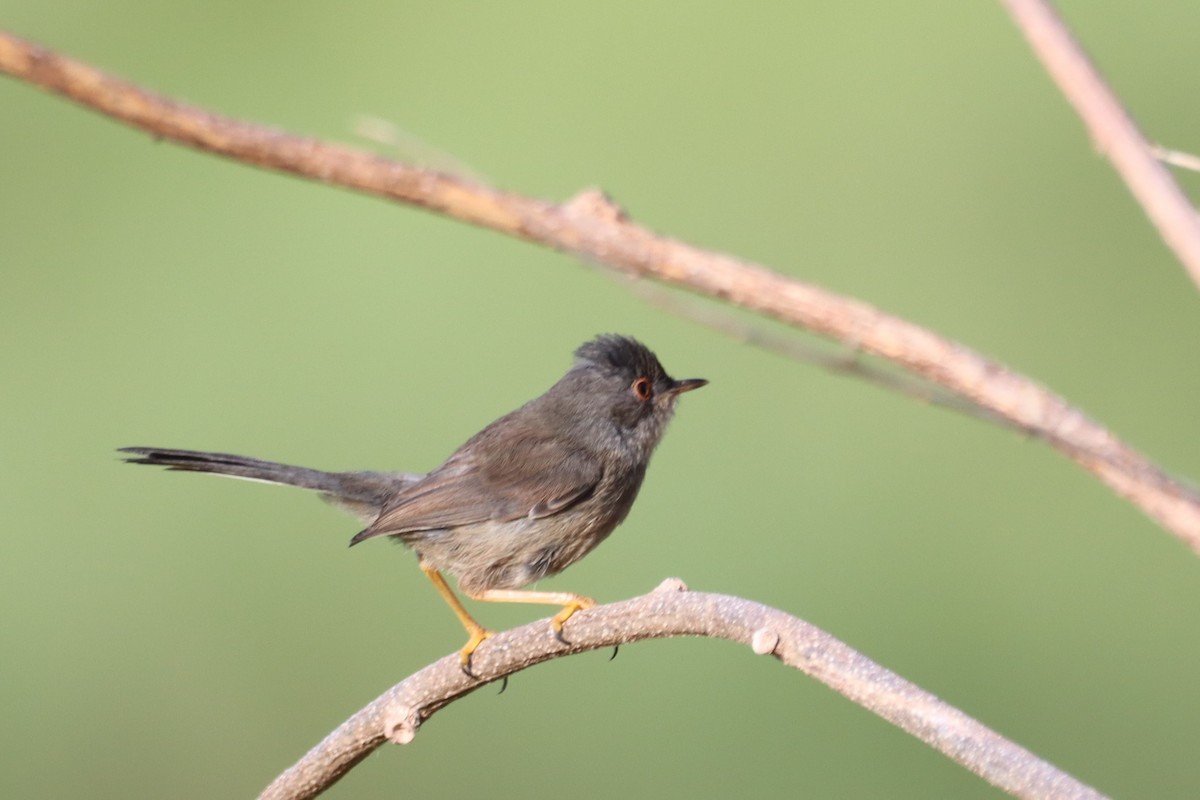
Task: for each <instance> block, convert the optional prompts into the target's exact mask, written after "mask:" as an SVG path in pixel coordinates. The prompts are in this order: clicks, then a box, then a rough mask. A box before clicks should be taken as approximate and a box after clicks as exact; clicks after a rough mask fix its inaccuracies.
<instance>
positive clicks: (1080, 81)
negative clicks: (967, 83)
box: [1001, 0, 1200, 286]
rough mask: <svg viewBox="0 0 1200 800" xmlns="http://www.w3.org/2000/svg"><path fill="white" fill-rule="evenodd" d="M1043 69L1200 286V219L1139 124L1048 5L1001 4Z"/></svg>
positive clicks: (1028, 1) (1027, 0)
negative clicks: (1073, 108) (1157, 155)
mask: <svg viewBox="0 0 1200 800" xmlns="http://www.w3.org/2000/svg"><path fill="white" fill-rule="evenodd" d="M1001 1H1002V2H1003V3H1004V6H1005V7H1006V8H1007V9H1008V13H1009V14H1011V15H1012V18H1013V20H1014V21H1015V22H1016V23H1017V26H1018V27H1019V28H1020V29H1021V32H1022V33H1024V34H1025V38H1026V39H1028V40H1029V46H1030V47H1032V48H1033V51H1034V53H1035V54H1037V57H1038V58H1039V59H1040V60H1041V62H1042V66H1044V67H1045V68H1046V71H1047V72H1049V73H1050V77H1051V78H1053V79H1054V82H1055V83H1057V84H1058V88H1059V89H1061V90H1062V93H1063V94H1064V95H1066V97H1067V100H1068V101H1070V103H1071V105H1072V106H1074V107H1075V112H1076V113H1077V114H1079V117H1080V118H1081V119H1082V120H1083V124H1084V125H1085V126H1087V129H1088V134H1089V135H1090V136H1091V137H1092V142H1093V144H1094V145H1095V147H1096V149H1097V150H1099V151H1100V152H1101V153H1103V154H1104V155H1106V156H1108V159H1109V160H1110V161H1111V162H1112V165H1113V168H1114V169H1116V171H1117V172H1118V173H1119V174H1120V176H1121V179H1122V180H1124V181H1125V185H1126V186H1128V187H1129V191H1131V192H1132V193H1133V196H1134V197H1135V198H1136V199H1137V201H1138V203H1140V204H1141V206H1142V208H1143V209H1144V210H1145V212H1146V215H1147V216H1148V217H1150V221H1151V222H1152V223H1153V224H1154V227H1156V228H1157V229H1158V233H1159V235H1160V236H1162V238H1163V240H1164V241H1165V242H1166V243H1167V246H1168V247H1170V248H1171V249H1172V250H1173V251H1175V256H1176V257H1177V258H1178V259H1179V260H1180V261H1181V262H1182V263H1183V266H1184V267H1185V268H1186V269H1187V271H1188V273H1189V274H1190V275H1191V276H1192V280H1193V281H1194V282H1195V283H1196V284H1197V285H1198V286H1200V217H1198V216H1197V215H1196V210H1195V209H1194V208H1193V207H1192V204H1191V202H1190V201H1189V200H1188V198H1187V195H1185V194H1184V193H1183V190H1182V189H1180V188H1179V185H1178V184H1176V183H1175V179H1174V178H1172V177H1171V173H1170V172H1169V171H1168V170H1166V169H1164V168H1163V166H1162V165H1161V164H1160V163H1159V162H1158V159H1157V158H1156V157H1155V155H1154V150H1153V148H1152V147H1151V145H1150V143H1149V142H1147V141H1146V138H1145V137H1144V136H1142V132H1141V131H1140V130H1138V127H1137V123H1135V122H1134V121H1133V118H1132V117H1130V116H1129V113H1128V112H1127V111H1126V110H1125V108H1124V107H1123V106H1122V105H1121V101H1120V100H1119V99H1117V96H1116V95H1115V94H1114V93H1113V91H1112V90H1111V89H1109V88H1108V84H1106V83H1105V82H1104V78H1102V77H1101V76H1100V73H1099V71H1098V70H1097V69H1096V67H1095V66H1094V65H1093V64H1092V62H1091V61H1090V60H1089V59H1088V57H1087V55H1086V54H1085V53H1084V52H1083V48H1082V47H1080V46H1079V43H1078V42H1077V41H1075V37H1073V36H1072V35H1071V32H1070V31H1069V30H1068V29H1067V26H1066V24H1065V23H1063V21H1062V19H1061V18H1060V17H1059V16H1058V14H1056V13H1055V11H1054V9H1053V7H1052V6H1051V5H1050V3H1048V2H1046V0H1001Z"/></svg>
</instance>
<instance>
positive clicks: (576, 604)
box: [467, 589, 596, 644]
mask: <svg viewBox="0 0 1200 800" xmlns="http://www.w3.org/2000/svg"><path fill="white" fill-rule="evenodd" d="M467 596H468V597H470V598H471V599H472V600H486V601H487V602H489V603H542V604H545V605H548V606H562V611H559V612H558V613H557V614H555V615H554V619H553V620H551V621H550V622H551V624H552V625H553V626H554V637H555V638H556V639H558V640H559V641H560V642H563V643H564V644H565V643H566V640H565V639H563V638H562V629H563V623H564V622H566V621H567V620H569V619H570V618H571V615H572V614H574V613H575V612H576V611H582V610H583V609H585V608H591V607H592V606H594V605H596V601H595V600H593V599H592V598H590V597H584V596H583V595H581V594H571V593H570V592H530V591H526V590H524V589H484V590H483V591H481V592H476V593H474V594H472V593H470V592H468V593H467Z"/></svg>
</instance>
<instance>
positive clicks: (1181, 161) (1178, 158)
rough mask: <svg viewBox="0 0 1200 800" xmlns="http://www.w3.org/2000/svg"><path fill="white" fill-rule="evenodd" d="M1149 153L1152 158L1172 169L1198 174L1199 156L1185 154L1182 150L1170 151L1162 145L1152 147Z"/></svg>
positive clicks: (1199, 168)
mask: <svg viewBox="0 0 1200 800" xmlns="http://www.w3.org/2000/svg"><path fill="white" fill-rule="evenodd" d="M1151 152H1153V153H1154V157H1155V158H1157V159H1158V160H1159V161H1161V162H1163V163H1164V164H1170V165H1171V166H1173V167H1179V168H1180V169H1188V170H1191V171H1192V172H1200V156H1196V155H1192V154H1191V153H1185V152H1183V151H1182V150H1171V149H1170V148H1166V147H1163V146H1162V145H1157V144H1156V145H1154V147H1153V149H1152V150H1151Z"/></svg>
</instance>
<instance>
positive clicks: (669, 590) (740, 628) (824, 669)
mask: <svg viewBox="0 0 1200 800" xmlns="http://www.w3.org/2000/svg"><path fill="white" fill-rule="evenodd" d="M567 636H568V638H569V639H570V640H571V644H570V645H567V646H564V645H562V644H560V643H559V642H558V641H557V640H556V639H555V638H554V637H553V636H552V635H551V633H550V625H549V623H548V621H547V620H541V621H539V622H534V623H531V624H529V625H525V626H523V627H520V628H515V629H513V630H511V631H506V632H504V633H499V634H496V635H495V636H494V637H492V638H491V639H488V640H487V642H486V643H485V644H484V645H483V646H482V647H480V648H479V650H478V651H476V653H475V656H474V659H473V662H472V665H473V667H474V668H475V670H476V671H477V672H478V674H479V675H481V676H483V680H482V681H480V680H473V679H471V678H468V677H467V676H465V675H464V674H463V673H462V670H461V669H460V668H459V665H458V656H457V654H455V655H449V656H446V657H445V658H443V659H442V660H440V661H438V662H435V663H433V664H431V665H429V666H428V667H426V668H425V669H423V670H421V671H420V672H417V673H416V674H414V675H412V676H411V677H409V678H407V679H406V680H404V681H401V682H400V683H398V684H396V686H394V687H392V688H391V689H389V690H388V691H387V692H385V693H384V694H382V695H380V697H379V698H378V699H376V700H375V701H373V702H372V703H370V704H369V705H367V706H366V707H365V708H363V709H362V710H361V711H359V712H358V713H356V714H355V715H354V716H352V717H351V718H350V719H348V720H346V722H344V723H343V724H342V725H341V726H340V727H338V728H337V730H335V731H334V732H333V733H331V734H329V736H327V737H326V738H325V740H324V741H322V742H321V743H320V744H318V745H317V746H316V747H314V748H313V749H312V750H310V751H309V752H308V753H307V754H306V755H305V756H304V757H303V758H302V759H300V761H299V762H297V763H296V764H295V765H294V766H292V767H291V768H290V769H288V770H287V771H286V772H284V773H283V774H282V775H280V776H279V777H278V778H276V779H275V781H274V783H272V784H271V785H270V786H268V787H267V789H266V790H265V791H264V792H263V793H262V795H261V796H260V800H300V799H301V798H310V797H316V796H317V795H318V794H320V793H321V792H323V791H324V790H325V789H327V788H328V787H329V786H331V785H333V784H334V783H335V782H336V781H337V780H338V779H339V778H341V777H342V776H343V775H345V774H346V772H348V771H349V770H350V769H351V768H352V767H353V766H354V765H355V764H357V763H358V762H359V761H361V760H362V759H364V758H366V757H367V756H368V755H369V754H370V753H371V752H372V751H373V750H374V749H375V748H377V747H379V746H380V745H381V744H383V743H384V742H385V741H388V740H390V741H393V742H396V743H397V744H406V743H408V742H410V741H412V739H413V737H414V736H416V733H417V729H418V728H419V727H420V725H421V723H422V722H424V721H425V720H426V719H428V718H429V717H430V716H432V715H433V714H434V713H435V712H436V711H438V710H440V709H442V708H444V707H445V706H447V705H449V704H450V703H452V702H453V701H455V700H457V699H458V698H460V697H463V696H464V695H467V694H469V693H471V692H473V691H474V690H476V689H478V688H479V687H480V686H483V685H484V684H485V683H487V682H490V681H494V680H497V679H499V678H501V677H504V676H506V675H511V674H512V673H514V672H517V671H519V670H522V669H525V668H527V667H531V666H533V665H534V664H540V663H541V662H543V661H549V660H550V659H552V658H559V657H561V656H567V655H573V654H575V653H581V652H584V651H586V650H595V649H597V648H604V647H613V646H614V645H619V644H627V643H629V642H636V641H640V640H642V639H657V638H664V637H670V636H707V637H711V638H717V639H728V640H730V641H734V642H740V643H741V644H745V645H748V646H749V647H750V648H751V649H752V650H753V651H754V652H755V653H757V654H759V655H767V654H770V655H774V656H775V657H776V658H778V659H779V660H780V661H782V662H783V663H784V664H786V665H788V666H789V667H794V668H795V669H798V670H801V671H802V672H804V673H806V674H808V675H809V676H811V677H813V678H816V679H817V680H819V681H821V682H822V683H824V684H825V685H826V686H829V687H830V688H832V689H833V690H834V691H837V692H839V693H840V694H842V695H845V696H846V697H847V698H849V699H850V700H853V701H854V702H856V703H858V704H859V705H861V706H863V707H864V708H866V709H868V710H869V711H872V712H874V713H875V714H878V715H879V716H881V717H883V718H884V719H885V720H887V721H888V722H891V723H892V724H893V725H896V726H898V727H900V728H902V729H903V730H905V731H907V732H908V733H911V734H912V735H913V736H916V737H917V738H918V739H920V740H922V741H924V742H926V743H927V744H929V745H930V746H932V747H934V748H936V749H938V750H940V751H941V752H942V753H944V754H945V755H947V756H949V757H950V758H951V759H953V760H954V761H957V762H958V763H959V764H961V765H962V766H964V767H966V768H967V769H969V770H971V771H972V772H974V773H975V774H977V775H979V776H980V777H982V778H983V779H984V780H986V781H988V782H989V783H991V784H992V785H994V786H997V787H999V788H1001V789H1003V790H1005V791H1007V792H1009V793H1010V794H1012V795H1014V796H1016V797H1028V798H1063V799H1064V800H1065V799H1066V798H1072V799H1075V798H1079V799H1082V798H1100V797H1103V795H1101V794H1099V793H1098V792H1096V791H1095V790H1094V789H1092V788H1090V787H1088V786H1086V785H1084V784H1082V783H1080V782H1079V781H1077V780H1075V779H1074V778H1072V777H1071V776H1070V775H1067V774H1066V773H1064V772H1062V771H1060V770H1058V769H1057V768H1055V767H1054V766H1053V765H1051V764H1049V763H1047V762H1045V761H1042V760H1041V759H1039V758H1037V757H1036V756H1034V755H1033V754H1032V753H1030V752H1029V751H1027V750H1025V749H1024V748H1021V747H1019V746H1018V745H1016V744H1013V743H1012V742H1010V741H1008V740H1007V739H1005V738H1003V737H1002V736H1000V735H999V734H997V733H995V732H993V731H991V730H989V729H988V728H986V727H984V726H983V725H981V724H979V723H978V722H976V721H975V720H973V719H971V718H970V717H968V716H967V715H966V714H963V713H962V712H961V711H959V710H958V709H956V708H953V707H952V706H949V705H947V704H946V703H943V702H942V701H941V700H938V699H937V698H936V697H934V696H933V695H931V694H929V693H928V692H925V691H923V690H921V689H920V688H918V687H917V686H915V685H913V684H911V683H909V682H908V681H906V680H904V679H903V678H901V677H900V676H899V675H896V674H895V673H892V672H889V671H888V670H886V669H884V668H883V667H881V666H879V665H878V664H875V663H874V662H872V661H871V660H870V659H868V658H866V657H865V656H863V655H861V654H859V653H857V652H855V651H854V650H852V649H851V648H849V647H847V646H846V645H845V644H843V643H841V642H840V641H838V640H837V639H835V638H833V637H832V636H830V635H829V634H828V633H825V632H824V631H822V630H820V629H819V628H817V627H815V626H813V625H810V624H808V623H807V622H804V621H802V620H799V619H797V618H796V617H793V616H790V615H788V614H785V613H784V612H782V611H778V610H776V609H773V608H768V607H767V606H763V605H759V604H758V603H752V602H750V601H749V600H743V599H741V598H739V597H729V596H727V595H719V594H705V593H700V592H688V591H687V587H686V586H684V585H683V582H682V581H680V580H678V579H676V578H672V579H668V580H666V581H664V582H663V583H662V584H661V585H660V586H659V587H658V588H657V589H655V590H654V591H653V592H651V593H649V594H646V595H642V596H641V597H635V598H633V599H632V600H625V601H623V602H620V603H612V604H610V605H605V606H598V607H596V608H593V609H590V610H588V611H586V612H584V611H581V612H579V613H578V614H576V615H575V616H573V617H571V620H570V622H569V623H568V624H567Z"/></svg>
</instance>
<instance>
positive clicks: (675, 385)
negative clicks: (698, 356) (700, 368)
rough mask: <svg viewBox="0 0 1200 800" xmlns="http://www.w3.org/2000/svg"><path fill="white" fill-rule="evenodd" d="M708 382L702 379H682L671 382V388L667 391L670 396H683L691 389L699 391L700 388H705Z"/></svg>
mask: <svg viewBox="0 0 1200 800" xmlns="http://www.w3.org/2000/svg"><path fill="white" fill-rule="evenodd" d="M707 385H708V381H706V380H704V378H684V379H683V380H681V381H671V388H670V389H668V390H667V391H668V392H670V393H671V394H683V393H684V392H690V391H691V390H692V389H699V388H700V387H701V386H707Z"/></svg>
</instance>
